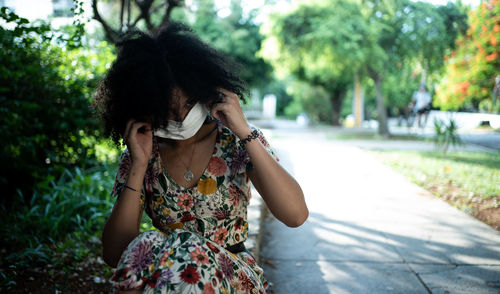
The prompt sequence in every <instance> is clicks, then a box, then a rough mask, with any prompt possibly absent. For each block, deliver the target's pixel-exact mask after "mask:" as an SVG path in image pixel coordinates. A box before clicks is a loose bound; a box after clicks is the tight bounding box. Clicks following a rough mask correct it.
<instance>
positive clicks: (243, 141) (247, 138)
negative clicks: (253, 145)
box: [240, 130, 259, 146]
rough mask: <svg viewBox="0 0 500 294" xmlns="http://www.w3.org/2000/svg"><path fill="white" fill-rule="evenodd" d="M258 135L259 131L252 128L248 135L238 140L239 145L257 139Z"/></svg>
mask: <svg viewBox="0 0 500 294" xmlns="http://www.w3.org/2000/svg"><path fill="white" fill-rule="evenodd" d="M258 137H259V131H257V130H253V131H252V133H251V134H250V135H248V136H247V137H246V138H244V139H241V140H240V145H241V146H245V144H246V143H248V142H250V141H252V140H253V139H257V138H258Z"/></svg>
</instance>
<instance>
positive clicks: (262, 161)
mask: <svg viewBox="0 0 500 294" xmlns="http://www.w3.org/2000/svg"><path fill="white" fill-rule="evenodd" d="M220 92H221V93H223V94H225V95H226V97H225V98H224V99H223V100H222V101H221V102H219V103H217V104H215V105H214V106H213V107H212V109H211V113H212V116H214V117H215V118H218V119H220V120H221V121H222V122H223V123H224V125H226V126H227V127H228V128H229V129H230V130H231V131H232V132H233V133H234V134H236V136H238V137H239V138H240V139H242V138H245V137H246V136H248V135H249V134H250V133H251V130H250V129H249V128H248V124H247V122H246V119H245V116H244V115H243V111H242V110H241V105H240V103H239V100H238V96H237V95H236V94H234V93H232V92H229V91H227V90H225V89H220ZM246 149H247V152H248V155H249V157H250V160H251V162H252V164H253V166H254V169H253V170H252V171H250V172H249V173H248V176H249V177H250V180H251V181H252V183H253V184H254V186H255V188H256V189H257V191H258V192H259V193H260V194H261V196H262V198H263V199H264V201H265V202H266V204H267V206H268V207H269V209H270V210H271V212H272V214H273V215H274V216H276V218H278V219H279V220H280V221H281V222H283V223H284V224H286V225H287V226H290V227H298V226H300V225H301V224H302V223H304V222H305V221H306V219H307V217H308V215H309V211H308V209H307V205H306V203H305V199H304V193H303V192H302V189H301V188H300V186H299V184H298V183H297V181H295V179H294V178H293V177H292V176H290V174H288V173H287V172H286V170H284V169H283V168H282V167H281V166H280V165H279V164H278V163H277V162H276V161H275V160H274V159H273V158H272V157H271V156H270V155H269V153H267V151H266V150H265V149H264V146H262V144H261V143H260V142H259V140H252V141H250V142H248V143H247V144H246Z"/></svg>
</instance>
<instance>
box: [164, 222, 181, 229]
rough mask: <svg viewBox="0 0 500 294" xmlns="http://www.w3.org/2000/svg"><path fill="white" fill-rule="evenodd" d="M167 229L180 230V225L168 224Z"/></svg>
mask: <svg viewBox="0 0 500 294" xmlns="http://www.w3.org/2000/svg"><path fill="white" fill-rule="evenodd" d="M167 227H168V228H169V229H172V230H177V229H182V223H175V224H170V225H168V226H167Z"/></svg>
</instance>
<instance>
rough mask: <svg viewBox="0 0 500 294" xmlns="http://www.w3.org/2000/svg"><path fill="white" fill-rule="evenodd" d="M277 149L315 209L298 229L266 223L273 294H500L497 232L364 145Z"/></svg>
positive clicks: (301, 141) (264, 258) (282, 141)
mask: <svg viewBox="0 0 500 294" xmlns="http://www.w3.org/2000/svg"><path fill="white" fill-rule="evenodd" d="M293 133H295V135H293ZM270 141H271V143H272V145H273V147H275V149H276V150H277V152H278V155H279V156H280V159H281V162H282V164H283V165H284V166H285V167H286V168H287V170H288V171H289V172H290V173H292V174H294V176H295V178H296V179H297V181H298V182H299V183H300V184H301V186H302V188H303V190H304V193H305V195H306V201H307V204H308V207H309V210H310V216H309V219H308V220H307V222H306V223H305V224H304V225H302V226H301V227H299V228H295V229H292V228H288V227H286V226H284V225H283V224H282V223H280V222H279V221H277V220H276V219H274V217H272V216H271V215H269V216H268V217H267V218H266V219H265V221H264V227H263V237H262V238H263V239H262V248H261V254H260V257H261V261H260V263H261V264H262V265H263V267H264V271H265V275H266V277H267V278H268V279H269V281H271V282H272V283H273V284H274V285H273V288H272V291H271V293H275V294H278V293H314V294H321V293H500V233H498V232H497V231H494V230H493V229H491V228H490V227H488V226H487V225H485V224H483V223H481V222H479V221H477V220H475V219H474V218H472V217H470V216H468V215H466V214H464V213H462V212H461V211H459V210H457V209H455V208H453V207H451V206H449V205H448V204H446V203H444V202H442V201H441V200H438V199H436V198H434V197H433V196H431V195H430V194H429V193H428V192H426V191H425V190H423V189H421V188H419V187H418V186H416V185H414V184H412V183H410V182H408V181H407V180H406V179H405V178H403V176H401V175H399V174H397V173H395V172H394V171H392V170H391V169H390V168H389V167H386V166H384V165H382V164H381V163H379V162H378V161H377V160H376V159H375V158H373V157H372V156H371V155H370V154H369V153H367V152H364V151H362V150H361V149H359V148H358V147H355V146H352V145H349V144H339V143H338V142H335V141H328V140H326V139H325V138H324V137H322V136H321V134H320V133H308V132H305V131H304V132H286V133H285V134H283V133H282V134H280V133H279V131H278V130H274V131H273V134H272V136H271V138H270Z"/></svg>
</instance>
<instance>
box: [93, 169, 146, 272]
mask: <svg viewBox="0 0 500 294" xmlns="http://www.w3.org/2000/svg"><path fill="white" fill-rule="evenodd" d="M144 174H145V169H144V171H143V170H142V169H141V168H136V167H135V166H132V167H131V168H130V173H129V177H128V179H127V183H126V185H127V186H130V187H134V189H136V190H137V191H138V192H135V191H132V190H130V189H126V188H125V189H123V190H122V192H121V194H120V196H119V197H118V199H117V200H116V202H115V205H114V207H113V211H112V212H111V215H110V217H109V218H108V221H107V222H106V225H105V226H104V230H103V231H102V246H103V259H104V261H105V262H106V263H107V264H108V265H110V266H111V267H116V265H117V264H118V260H119V259H120V256H121V254H122V252H123V250H125V248H126V247H127V245H128V244H129V243H130V242H131V241H132V240H133V239H134V238H135V237H137V235H139V225H140V223H141V218H142V210H141V207H140V206H141V200H140V193H141V192H140V191H141V186H142V182H143V179H144Z"/></svg>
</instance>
